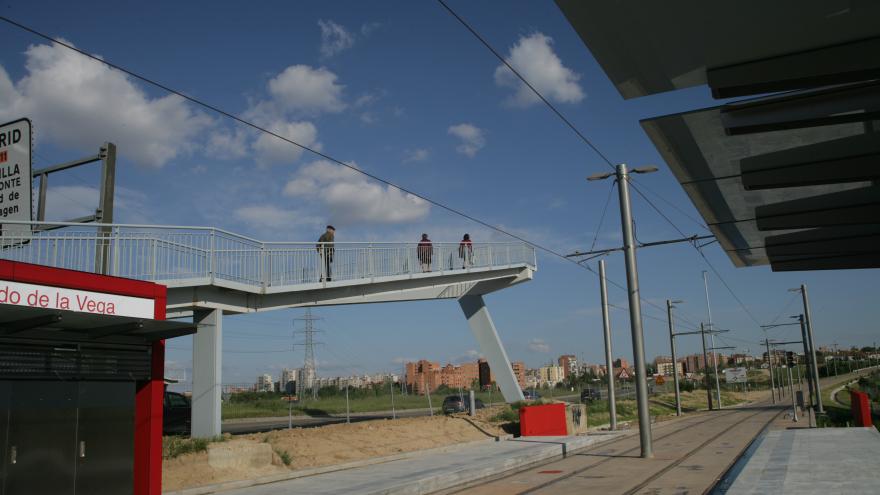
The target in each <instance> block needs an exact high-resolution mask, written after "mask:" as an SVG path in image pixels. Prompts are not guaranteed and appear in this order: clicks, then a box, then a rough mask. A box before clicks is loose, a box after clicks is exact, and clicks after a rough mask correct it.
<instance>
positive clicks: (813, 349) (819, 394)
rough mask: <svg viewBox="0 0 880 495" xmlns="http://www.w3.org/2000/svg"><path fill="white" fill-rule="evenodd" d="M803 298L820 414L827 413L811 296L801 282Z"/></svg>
mask: <svg viewBox="0 0 880 495" xmlns="http://www.w3.org/2000/svg"><path fill="white" fill-rule="evenodd" d="M801 298H802V299H803V303H804V322H805V323H806V324H807V339H808V340H809V341H810V359H811V361H812V363H813V384H814V386H815V387H816V406H817V408H818V410H819V414H825V408H824V407H823V406H822V388H821V387H820V386H819V364H818V362H817V361H816V344H815V341H814V340H813V317H812V316H811V315H810V297H809V296H808V295H807V285H806V284H801Z"/></svg>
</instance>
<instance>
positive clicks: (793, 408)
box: [786, 366, 798, 423]
mask: <svg viewBox="0 0 880 495" xmlns="http://www.w3.org/2000/svg"><path fill="white" fill-rule="evenodd" d="M786 368H788V391H789V392H790V393H791V414H792V418H793V419H794V422H795V423H797V420H798V417H797V402H796V401H795V400H794V380H792V378H791V366H786Z"/></svg>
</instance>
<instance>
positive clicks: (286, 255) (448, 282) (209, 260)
mask: <svg viewBox="0 0 880 495" xmlns="http://www.w3.org/2000/svg"><path fill="white" fill-rule="evenodd" d="M34 226H35V227H37V228H42V229H45V228H51V230H37V231H35V232H33V233H32V234H25V235H22V230H21V229H14V230H13V229H9V230H10V231H9V233H4V234H3V235H2V245H3V247H4V249H3V250H2V252H0V258H3V259H10V260H14V261H22V262H26V263H35V264H40V265H47V266H53V267H59V268H67V269H72V270H80V271H86V272H97V273H105V274H109V275H115V276H120V277H126V278H134V279H140V280H149V281H153V282H157V283H160V284H162V285H165V286H167V287H168V311H169V316H185V315H187V314H189V313H191V312H192V311H193V310H194V309H199V308H202V309H214V308H219V309H222V310H224V312H225V313H226V314H235V313H245V312H253V311H261V310H267V309H279V308H285V307H298V306H306V305H320V304H352V303H369V302H390V301H403V300H418V299H437V298H458V297H461V296H463V295H465V294H477V295H482V294H486V293H488V292H492V291H494V290H498V289H501V288H504V287H506V286H509V285H511V284H514V283H519V282H522V281H525V280H529V279H531V277H532V273H533V271H534V270H535V269H536V260H535V250H534V248H533V247H532V246H530V245H528V244H525V243H486V244H479V243H477V244H474V246H473V256H472V257H470V259H469V260H463V259H462V258H460V257H459V246H458V243H435V244H434V245H433V250H432V256H431V264H430V267H429V268H430V271H425V270H423V267H422V265H421V263H420V260H419V257H418V254H417V247H416V244H417V243H415V242H413V243H387V242H382V243H379V242H336V243H335V244H334V256H333V262H332V264H331V270H332V281H324V280H323V278H324V277H323V276H322V275H323V274H322V271H323V269H324V267H323V263H322V258H321V255H320V253H319V252H318V250H317V249H316V243H315V242H265V241H260V240H257V239H252V238H249V237H245V236H242V235H238V234H234V233H232V232H228V231H225V230H222V229H216V228H205V227H180V226H155V225H103V226H99V225H95V224H81V223H80V224H69V223H41V224H39V225H36V224H34Z"/></svg>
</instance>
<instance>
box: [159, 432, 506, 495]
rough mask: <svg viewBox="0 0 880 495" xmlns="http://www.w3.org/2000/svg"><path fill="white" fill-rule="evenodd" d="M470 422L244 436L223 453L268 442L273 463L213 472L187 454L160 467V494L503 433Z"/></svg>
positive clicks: (204, 458) (198, 456) (203, 457)
mask: <svg viewBox="0 0 880 495" xmlns="http://www.w3.org/2000/svg"><path fill="white" fill-rule="evenodd" d="M473 423H475V424H476V425H477V426H474V424H472V422H471V421H469V420H466V419H464V418H461V417H449V416H434V417H426V418H402V419H397V420H378V421H364V422H359V423H354V424H350V425H347V424H337V425H328V426H323V427H320V428H297V429H293V430H278V431H274V432H271V433H259V434H253V435H243V436H239V437H235V438H234V439H232V440H228V441H227V442H226V443H224V448H227V447H228V448H231V449H235V448H236V446H239V447H240V448H241V449H245V448H247V445H248V444H250V445H252V444H254V443H260V442H265V443H269V444H270V445H271V446H272V449H273V450H274V451H275V452H276V455H274V456H273V461H272V464H267V465H265V466H261V467H256V466H248V467H239V468H235V469H215V468H213V467H211V466H210V465H209V464H208V454H207V453H205V452H200V453H195V454H185V455H182V456H180V457H178V458H175V459H169V460H166V461H165V462H164V463H163V473H162V482H163V486H162V488H163V490H164V491H173V490H181V489H184V488H190V487H194V486H201V485H208V484H213V483H220V482H224V481H233V480H242V479H253V478H259V477H262V476H268V475H272V474H278V473H284V472H286V471H287V470H296V469H304V468H311V467H318V466H327V465H332V464H341V463H345V462H351V461H357V460H361V459H367V458H371V457H383V456H388V455H394V454H399V453H402V452H411V451H415V450H424V449H430V448H435V447H442V446H446V445H453V444H459V443H465V442H473V441H477V440H485V439H487V438H490V436H489V435H504V434H505V433H504V431H502V430H501V429H500V428H499V427H497V426H495V425H493V424H489V423H486V422H483V421H479V420H477V421H475V422H473ZM487 434H488V435H487ZM285 453H286V454H287V456H289V460H290V465H289V466H285V465H284V464H283V462H282V461H281V457H280V456H282V455H284V454H285Z"/></svg>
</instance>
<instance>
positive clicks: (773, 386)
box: [764, 335, 776, 404]
mask: <svg viewBox="0 0 880 495" xmlns="http://www.w3.org/2000/svg"><path fill="white" fill-rule="evenodd" d="M764 345H765V346H767V365H768V366H769V371H770V399H771V400H772V401H773V403H774V404H776V383H774V380H773V355H772V354H770V339H768V338H767V336H766V335H765V336H764Z"/></svg>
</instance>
